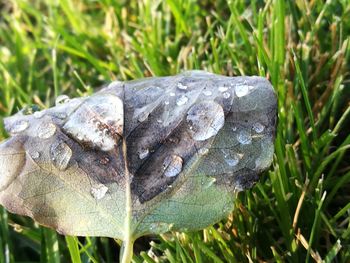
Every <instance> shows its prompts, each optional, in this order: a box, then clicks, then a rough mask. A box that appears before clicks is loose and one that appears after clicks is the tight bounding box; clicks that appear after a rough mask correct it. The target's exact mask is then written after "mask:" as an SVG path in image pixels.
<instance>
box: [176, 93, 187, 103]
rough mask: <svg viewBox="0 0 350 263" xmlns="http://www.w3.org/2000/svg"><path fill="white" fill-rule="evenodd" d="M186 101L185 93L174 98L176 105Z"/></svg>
mask: <svg viewBox="0 0 350 263" xmlns="http://www.w3.org/2000/svg"><path fill="white" fill-rule="evenodd" d="M187 101H188V98H187V97H186V96H185V95H182V96H180V97H179V98H178V99H177V100H176V105H178V106H182V105H185V104H186V103H187Z"/></svg>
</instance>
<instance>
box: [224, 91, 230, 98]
mask: <svg viewBox="0 0 350 263" xmlns="http://www.w3.org/2000/svg"><path fill="white" fill-rule="evenodd" d="M222 96H223V97H224V98H225V99H228V98H229V97H231V94H230V93H229V92H224V93H223V94H222Z"/></svg>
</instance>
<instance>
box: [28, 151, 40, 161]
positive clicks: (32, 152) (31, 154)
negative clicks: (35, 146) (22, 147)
mask: <svg viewBox="0 0 350 263" xmlns="http://www.w3.org/2000/svg"><path fill="white" fill-rule="evenodd" d="M29 155H30V157H32V158H33V159H38V158H39V157H40V153H39V152H37V151H30V152H29Z"/></svg>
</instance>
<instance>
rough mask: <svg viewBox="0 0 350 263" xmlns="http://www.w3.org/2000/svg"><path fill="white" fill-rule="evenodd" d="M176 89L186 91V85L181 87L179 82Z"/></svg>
mask: <svg viewBox="0 0 350 263" xmlns="http://www.w3.org/2000/svg"><path fill="white" fill-rule="evenodd" d="M177 87H178V88H179V89H181V90H186V89H187V86H186V85H183V84H182V83H181V82H179V83H177Z"/></svg>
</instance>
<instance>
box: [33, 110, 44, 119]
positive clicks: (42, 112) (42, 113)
mask: <svg viewBox="0 0 350 263" xmlns="http://www.w3.org/2000/svg"><path fill="white" fill-rule="evenodd" d="M44 115H45V111H43V110H42V111H36V112H34V113H33V116H34V118H35V119H40V118H42V117H43V116H44Z"/></svg>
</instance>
